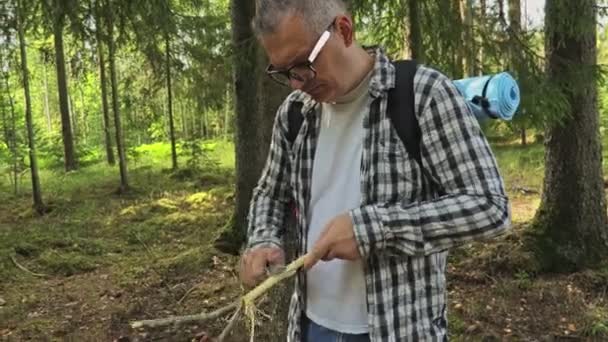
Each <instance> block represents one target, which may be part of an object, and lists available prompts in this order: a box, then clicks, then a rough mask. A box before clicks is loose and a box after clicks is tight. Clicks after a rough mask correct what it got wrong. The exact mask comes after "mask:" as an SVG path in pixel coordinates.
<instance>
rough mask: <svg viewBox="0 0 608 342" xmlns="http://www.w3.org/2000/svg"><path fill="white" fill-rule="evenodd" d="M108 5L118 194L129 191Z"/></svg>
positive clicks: (112, 30) (111, 25)
mask: <svg viewBox="0 0 608 342" xmlns="http://www.w3.org/2000/svg"><path fill="white" fill-rule="evenodd" d="M107 5H108V15H107V21H108V22H107V28H108V31H107V32H108V49H109V62H110V85H111V88H112V109H113V111H114V128H115V133H116V150H117V151H118V167H119V169H120V189H119V190H120V192H121V193H123V192H126V191H127V190H128V189H129V181H128V175H127V157H126V155H125V144H124V140H123V134H122V125H121V122H120V106H119V103H118V81H117V80H116V62H115V53H116V51H115V50H116V48H115V42H114V21H113V17H112V16H113V15H112V9H111V8H110V2H109V1H108V2H107Z"/></svg>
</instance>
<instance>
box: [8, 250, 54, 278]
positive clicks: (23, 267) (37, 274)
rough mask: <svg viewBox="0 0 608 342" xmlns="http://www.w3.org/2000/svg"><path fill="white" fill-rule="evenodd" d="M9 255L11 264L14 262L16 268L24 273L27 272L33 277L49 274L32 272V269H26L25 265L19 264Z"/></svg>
mask: <svg viewBox="0 0 608 342" xmlns="http://www.w3.org/2000/svg"><path fill="white" fill-rule="evenodd" d="M10 257H11V261H12V262H13V264H15V266H17V268H18V269H20V270H22V271H23V272H25V273H28V274H31V275H33V276H35V277H40V278H46V277H48V276H49V275H48V274H42V273H35V272H32V271H30V270H28V269H27V268H25V266H22V265H21V264H19V263H18V262H17V260H16V259H15V257H14V256H12V255H11V256H10Z"/></svg>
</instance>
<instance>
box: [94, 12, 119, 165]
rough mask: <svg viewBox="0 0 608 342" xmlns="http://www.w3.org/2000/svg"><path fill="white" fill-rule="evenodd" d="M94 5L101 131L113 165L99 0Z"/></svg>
mask: <svg viewBox="0 0 608 342" xmlns="http://www.w3.org/2000/svg"><path fill="white" fill-rule="evenodd" d="M95 6H96V10H97V13H96V17H97V20H96V22H97V23H96V26H97V27H96V30H95V31H96V32H95V33H96V35H97V55H98V56H99V83H100V84H101V108H102V110H103V133H104V142H105V146H106V160H107V161H108V164H109V165H115V164H116V159H115V158H114V150H113V149H112V135H111V132H110V131H111V128H110V125H111V123H110V113H109V111H110V110H109V107H108V89H107V79H106V63H105V57H104V53H103V39H102V35H101V29H102V24H101V13H100V10H99V1H96V2H95Z"/></svg>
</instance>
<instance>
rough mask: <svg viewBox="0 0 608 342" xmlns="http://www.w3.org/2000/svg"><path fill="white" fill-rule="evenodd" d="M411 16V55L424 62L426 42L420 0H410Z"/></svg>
mask: <svg viewBox="0 0 608 342" xmlns="http://www.w3.org/2000/svg"><path fill="white" fill-rule="evenodd" d="M407 3H408V10H409V18H408V19H407V20H408V39H407V40H408V46H409V47H410V56H411V58H412V59H414V60H416V61H418V62H419V63H424V62H425V59H426V56H425V52H424V43H423V41H422V29H421V27H420V13H419V12H420V8H419V5H418V0H408V2H407Z"/></svg>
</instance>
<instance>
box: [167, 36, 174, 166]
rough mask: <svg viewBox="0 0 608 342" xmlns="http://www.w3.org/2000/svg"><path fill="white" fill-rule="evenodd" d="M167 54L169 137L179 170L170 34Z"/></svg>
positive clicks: (172, 153)
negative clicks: (174, 119) (172, 88)
mask: <svg viewBox="0 0 608 342" xmlns="http://www.w3.org/2000/svg"><path fill="white" fill-rule="evenodd" d="M165 50H166V51H165V53H166V61H165V63H166V65H165V68H166V72H167V106H168V112H169V137H170V139H171V162H172V168H173V170H177V149H176V147H175V124H174V122H173V93H172V91H171V41H170V36H169V33H168V32H165Z"/></svg>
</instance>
